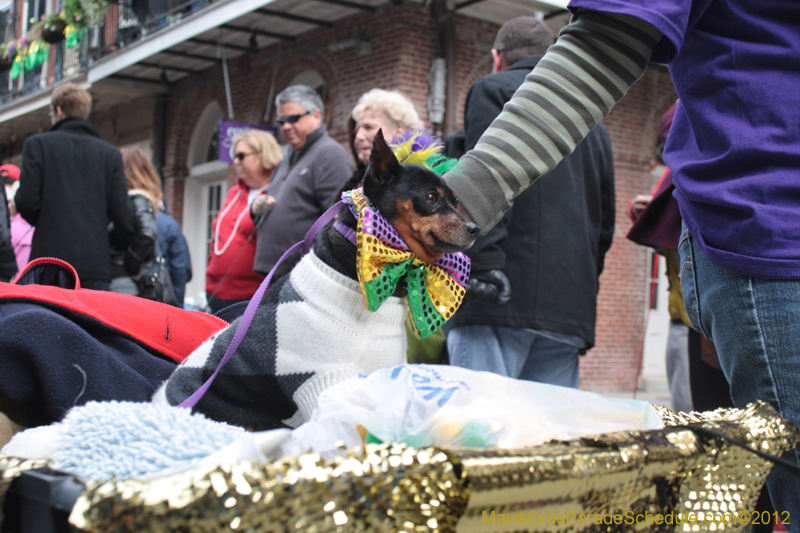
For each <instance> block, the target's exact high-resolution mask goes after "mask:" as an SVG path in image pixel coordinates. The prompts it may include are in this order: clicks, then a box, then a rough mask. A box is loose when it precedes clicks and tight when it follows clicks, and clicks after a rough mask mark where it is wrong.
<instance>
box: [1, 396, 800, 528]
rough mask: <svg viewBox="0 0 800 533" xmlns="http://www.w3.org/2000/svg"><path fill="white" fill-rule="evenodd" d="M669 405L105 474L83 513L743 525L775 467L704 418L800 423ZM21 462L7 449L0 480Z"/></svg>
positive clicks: (292, 520) (263, 522)
mask: <svg viewBox="0 0 800 533" xmlns="http://www.w3.org/2000/svg"><path fill="white" fill-rule="evenodd" d="M660 411H661V414H662V416H663V417H664V420H665V424H666V427H665V428H664V429H662V430H653V431H644V432H637V431H633V432H622V433H611V434H603V435H599V436H594V437H586V438H581V439H575V440H571V441H567V442H551V443H548V444H544V445H540V446H535V447H531V448H525V449H519V450H493V451H464V450H440V449H435V448H428V449H421V450H416V449H413V448H409V447H406V446H404V445H392V444H382V445H367V446H366V448H365V449H364V450H360V449H358V450H352V451H351V452H350V453H349V455H348V456H347V457H343V458H335V459H327V460H324V459H322V458H320V457H319V456H318V455H314V454H308V455H303V456H300V457H292V458H286V459H282V460H279V461H275V462H272V463H268V464H256V463H239V464H235V465H230V466H224V467H218V468H211V469H205V470H193V471H190V472H186V473H183V474H177V475H173V476H169V477H164V478H159V479H156V480H152V481H137V480H113V481H107V482H94V483H89V484H88V485H87V488H86V490H85V492H84V493H83V495H82V496H81V498H80V499H79V500H78V502H77V503H76V505H75V507H74V509H73V512H72V514H71V516H70V522H71V524H72V525H73V526H74V527H76V528H78V529H79V530H81V531H90V532H111V531H148V532H161V531H182V532H183V531H185V532H201V533H204V532H223V531H225V532H230V531H259V532H261V531H268V532H271V531H275V532H289V531H302V532H307V533H312V532H313V533H322V532H333V531H337V532H338V531H341V532H345V531H376V532H384V531H386V532H388V531H408V532H411V531H428V532H436V531H441V532H451V531H456V532H465V533H467V532H512V531H530V532H538V531H553V532H600V531H605V532H612V531H621V532H628V531H648V532H649V531H656V532H658V531H665V532H666V531H742V530H743V529H744V527H745V524H744V521H745V520H747V521H748V522H749V521H751V520H752V519H753V514H752V511H753V509H754V508H755V502H756V499H757V497H758V494H759V492H760V490H761V486H762V484H763V481H764V478H765V476H766V475H767V474H768V473H769V471H770V466H771V465H770V464H769V463H768V462H766V461H765V460H763V459H761V458H759V457H758V456H756V455H755V454H753V453H751V452H749V451H747V450H744V449H742V448H740V447H739V446H736V445H735V444H732V443H730V442H728V441H727V440H725V439H723V438H719V437H714V436H709V435H706V434H705V433H702V432H700V431H699V430H698V429H697V428H698V427H702V428H708V429H713V430H716V431H718V432H720V433H722V434H724V435H727V436H728V437H731V438H734V439H737V440H739V441H741V442H743V443H745V444H746V445H748V446H750V447H752V448H754V449H756V450H760V451H764V452H767V453H771V454H773V455H781V454H782V453H783V452H784V451H785V450H788V449H791V448H793V447H794V446H796V445H797V444H798V442H800V433H798V431H797V429H796V428H794V426H792V425H791V424H788V423H786V422H785V421H783V420H782V419H781V418H780V417H778V416H777V414H776V412H775V410H774V409H773V408H772V407H771V406H769V405H767V404H764V403H755V404H751V405H750V406H748V407H747V408H746V409H720V410H717V411H714V412H708V413H702V414H701V413H690V414H685V413H674V412H672V411H669V410H666V409H663V408H661V409H660ZM693 428H694V429H693ZM21 465H22V463H20V462H19V460H15V459H13V458H8V457H2V456H0V480H7V479H9V478H11V477H13V476H14V475H15V474H18V473H19V471H20V470H21ZM28 466H30V465H28ZM0 487H2V486H1V485H0ZM0 490H2V489H1V488H0ZM667 521H669V522H670V523H669V524H668V523H666V522H667ZM676 524H677V525H676Z"/></svg>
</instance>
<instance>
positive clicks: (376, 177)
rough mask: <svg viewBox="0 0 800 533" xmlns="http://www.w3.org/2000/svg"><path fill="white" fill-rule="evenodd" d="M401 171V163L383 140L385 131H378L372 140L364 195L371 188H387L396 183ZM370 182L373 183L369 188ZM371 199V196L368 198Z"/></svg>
mask: <svg viewBox="0 0 800 533" xmlns="http://www.w3.org/2000/svg"><path fill="white" fill-rule="evenodd" d="M399 170H400V163H398V162H397V158H396V157H395V156H394V153H393V152H392V149H391V148H389V145H388V144H386V139H384V138H383V130H378V133H376V134H375V138H374V139H373V140H372V154H371V155H370V157H369V172H368V173H367V176H365V177H364V193H365V194H368V191H367V189H368V188H371V186H375V187H385V186H387V185H389V184H390V183H391V182H393V181H395V180H396V179H397V176H398V171H399ZM369 182H373V183H372V184H370V186H368V185H367V184H368V183H369ZM368 197H369V196H368Z"/></svg>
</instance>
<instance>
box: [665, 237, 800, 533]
mask: <svg viewBox="0 0 800 533" xmlns="http://www.w3.org/2000/svg"><path fill="white" fill-rule="evenodd" d="M679 251H680V254H681V287H682V288H683V300H684V303H685V305H686V312H687V313H688V315H689V318H690V320H691V321H692V325H693V326H694V328H695V329H696V330H698V331H699V332H700V333H702V334H703V335H705V336H706V337H708V338H709V339H711V340H713V341H714V345H715V346H716V348H717V354H718V356H719V361H720V365H721V366H722V371H723V372H724V373H725V377H726V378H727V379H728V383H730V386H731V398H732V399H733V403H734V404H735V405H736V406H737V407H740V408H741V407H744V406H746V405H747V404H748V403H750V402H753V401H756V400H763V401H766V402H769V403H770V404H772V405H773V406H774V407H775V408H776V409H777V410H778V412H779V413H780V414H781V416H782V417H783V418H785V419H787V420H789V421H790V422H792V423H793V424H795V425H798V426H800V281H792V280H772V279H765V278H756V277H751V276H745V275H742V274H737V273H736V272H733V271H731V270H728V269H725V268H723V267H720V266H718V265H717V264H716V263H714V262H712V261H711V260H710V259H708V257H706V255H705V254H704V253H703V251H702V250H701V249H700V247H699V246H698V245H697V244H696V243H695V242H694V240H693V239H692V237H691V235H690V234H689V231H688V230H687V229H686V227H685V226H684V228H683V231H682V233H681V239H680V245H679ZM784 458H785V459H787V460H791V461H794V462H797V463H798V464H800V455H799V454H798V452H797V451H796V450H795V451H791V452H788V453H787V454H786V455H784ZM767 486H768V487H769V493H770V498H771V499H772V502H773V504H774V505H775V508H776V510H777V511H779V512H782V511H788V512H789V517H790V522H791V524H790V525H789V526H788V528H789V530H790V531H794V532H797V531H800V479H798V478H795V477H793V476H791V475H790V474H787V473H785V472H784V471H782V470H781V469H780V468H778V467H775V468H773V470H772V472H771V473H770V475H769V477H768V478H767Z"/></svg>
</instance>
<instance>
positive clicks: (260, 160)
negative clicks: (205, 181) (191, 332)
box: [206, 130, 283, 313]
mask: <svg viewBox="0 0 800 533" xmlns="http://www.w3.org/2000/svg"><path fill="white" fill-rule="evenodd" d="M233 153H234V156H233V165H234V169H235V171H236V179H237V183H236V185H235V186H234V187H231V189H230V190H229V191H228V196H227V197H226V198H225V203H224V204H223V206H222V209H221V210H220V212H219V214H218V215H217V217H216V218H215V219H214V222H212V223H211V236H212V237H211V250H210V251H209V254H208V268H207V270H206V296H207V298H208V306H209V308H210V309H211V312H212V313H216V312H217V311H219V310H221V309H223V308H225V307H227V306H229V305H231V304H234V303H237V302H241V301H246V300H249V299H250V297H251V296H253V294H254V293H255V292H256V289H258V286H259V285H260V284H261V281H262V280H263V279H264V276H263V275H262V274H259V273H257V272H255V271H253V260H254V258H255V255H256V236H255V232H256V223H254V221H253V220H252V219H251V218H250V216H249V212H250V204H251V203H252V202H253V200H254V199H255V198H256V197H257V196H258V195H259V194H261V193H262V192H263V191H264V190H265V189H266V187H267V185H269V183H270V179H271V178H272V172H273V170H274V169H275V167H276V166H277V165H278V163H280V162H281V160H282V159H283V152H281V148H280V146H279V145H278V142H277V141H276V140H275V137H273V136H272V135H271V134H269V133H267V132H265V131H259V130H250V131H248V132H246V133H244V134H242V135H240V136H239V137H237V138H236V139H235V141H234V152H233ZM274 203H275V199H274V198H273V197H272V196H266V204H265V209H264V211H266V210H267V209H269V208H270V207H271V206H272V205H273V204H274Z"/></svg>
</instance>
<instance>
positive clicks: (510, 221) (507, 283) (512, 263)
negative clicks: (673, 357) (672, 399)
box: [447, 17, 615, 387]
mask: <svg viewBox="0 0 800 533" xmlns="http://www.w3.org/2000/svg"><path fill="white" fill-rule="evenodd" d="M552 42H553V35H552V33H551V32H550V30H549V29H548V28H547V27H546V26H545V25H544V24H543V23H542V22H540V21H539V20H537V19H536V18H534V17H518V18H515V19H512V20H510V21H508V22H507V23H506V24H504V25H503V27H502V28H500V31H499V32H498V34H497V38H496V39H495V43H494V49H493V50H492V57H493V59H494V73H493V74H490V75H488V76H484V77H482V78H480V79H478V80H477V81H476V82H475V83H474V84H473V85H472V87H470V89H469V92H468V93H467V100H466V104H465V109H464V149H465V150H470V149H472V148H473V147H474V146H475V144H476V143H477V141H478V138H480V136H481V134H483V132H484V131H485V130H486V129H487V128H488V127H489V125H490V124H491V122H492V120H494V118H495V117H496V116H497V115H498V114H500V111H501V110H502V109H503V105H504V104H505V103H506V102H508V101H509V100H510V99H511V97H512V96H513V94H514V92H515V91H516V90H517V88H518V87H519V86H520V85H521V84H522V82H523V81H524V79H525V76H526V75H527V74H528V73H530V71H531V70H532V69H533V67H534V66H535V65H536V63H537V62H538V61H539V58H540V57H541V56H542V55H544V53H545V51H546V50H547V48H548V47H549V46H550V45H551V44H552ZM614 210H615V206H614V163H613V154H612V150H611V141H610V139H609V137H608V134H607V133H606V131H605V129H604V128H603V126H602V125H598V126H597V127H596V128H595V129H594V130H593V131H592V132H591V133H590V134H589V135H588V137H587V138H586V139H585V140H584V141H583V142H581V143H580V144H579V145H578V147H577V149H576V150H575V152H574V153H573V154H572V155H570V156H568V157H567V158H565V159H564V160H563V161H562V162H561V163H560V164H559V165H558V166H557V167H556V168H555V169H554V170H552V171H551V172H550V173H549V174H547V175H546V176H545V177H544V178H543V179H540V180H539V181H537V182H536V183H535V184H534V185H533V186H531V187H530V188H529V189H528V190H526V191H525V192H524V193H522V194H521V195H520V196H519V197H518V198H517V199H516V200H515V201H514V206H513V207H512V208H511V209H509V210H508V212H507V213H506V214H505V216H504V217H503V219H502V220H501V221H500V222H499V223H498V224H497V225H496V226H495V227H494V228H492V229H491V230H490V231H489V233H487V234H486V235H484V236H482V237H481V238H479V239H478V241H477V242H476V243H475V245H473V247H472V248H470V249H469V250H467V255H469V256H470V258H471V259H472V279H471V281H470V285H469V288H468V291H467V297H466V298H465V301H464V303H463V304H462V306H461V308H460V309H459V310H458V312H457V313H456V314H455V316H454V317H453V318H452V319H451V321H450V331H449V333H448V338H447V347H448V351H449V355H450V363H451V364H453V365H455V366H461V367H465V368H471V369H473V370H484V371H489V372H495V373H498V374H501V375H504V376H509V377H513V378H519V379H526V380H531V381H539V382H544V383H551V384H555V385H562V386H568V387H577V386H578V377H579V364H578V355H579V353H585V352H586V350H588V349H590V348H591V347H592V346H594V330H595V317H596V312H597V292H598V289H599V282H598V278H599V276H600V273H601V272H602V271H603V260H604V257H605V254H606V252H607V251H608V249H609V248H610V247H611V240H612V238H613V234H614V212H615V211H614ZM565 220H566V221H568V222H567V223H564V221H565Z"/></svg>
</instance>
